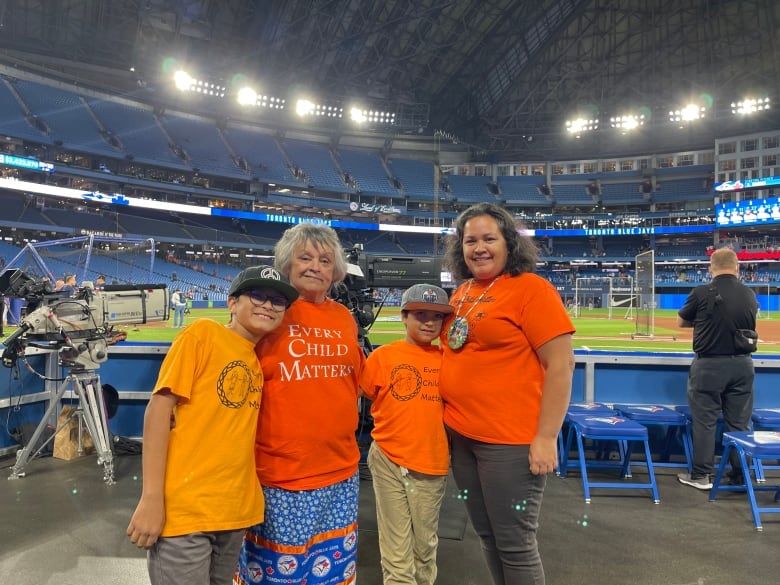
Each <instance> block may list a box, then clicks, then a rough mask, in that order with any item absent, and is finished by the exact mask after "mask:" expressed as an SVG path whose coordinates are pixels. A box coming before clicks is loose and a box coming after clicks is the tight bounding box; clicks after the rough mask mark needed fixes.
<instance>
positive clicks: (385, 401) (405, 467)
mask: <svg viewBox="0 0 780 585" xmlns="http://www.w3.org/2000/svg"><path fill="white" fill-rule="evenodd" d="M452 311H453V308H452V307H451V306H450V305H449V304H448V302H447V293H446V292H445V291H444V290H443V289H441V288H440V287H438V286H434V285H430V284H416V285H414V286H412V287H411V288H409V289H407V290H406V292H404V294H403V296H402V298H401V318H402V319H403V322H404V326H405V327H406V337H405V339H403V340H399V341H395V342H393V343H389V344H387V345H383V346H381V347H379V348H377V349H376V350H374V351H373V352H372V353H371V354H370V355H369V356H368V359H367V360H366V367H365V368H364V370H363V373H362V375H361V379H360V386H361V389H362V392H363V394H364V395H365V396H366V397H367V398H369V399H371V400H372V401H373V404H372V406H371V414H372V416H373V417H374V429H373V431H372V433H371V436H372V437H373V439H374V441H373V443H372V444H371V448H370V449H369V453H368V467H369V469H370V470H371V474H372V478H373V486H374V494H375V499H376V516H377V525H378V529H379V550H380V553H381V557H382V561H381V562H382V575H383V581H384V582H385V583H415V584H416V585H433V583H434V581H436V548H437V545H438V535H437V529H438V525H439V510H440V508H441V503H442V499H443V497H444V488H445V483H446V481H447V471H448V469H449V462H450V461H449V449H448V447H447V435H446V433H445V432H444V423H443V420H442V416H443V410H444V409H443V405H442V401H441V396H439V369H440V367H441V348H440V347H439V346H438V345H432V342H433V340H435V339H436V338H437V337H438V336H439V334H440V333H441V330H442V325H443V323H444V319H445V318H446V316H447V315H449V314H450V313H452Z"/></svg>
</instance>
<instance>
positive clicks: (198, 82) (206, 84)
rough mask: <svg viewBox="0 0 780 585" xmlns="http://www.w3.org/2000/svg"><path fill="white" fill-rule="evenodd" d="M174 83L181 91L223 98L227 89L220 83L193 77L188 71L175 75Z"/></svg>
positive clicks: (178, 72)
mask: <svg viewBox="0 0 780 585" xmlns="http://www.w3.org/2000/svg"><path fill="white" fill-rule="evenodd" d="M173 82H174V84H175V85H176V89H178V90H180V91H191V92H194V93H200V94H203V95H208V96H213V97H218V98H223V97H225V92H226V91H227V87H225V86H224V85H220V84H218V83H212V82H210V81H205V80H203V79H197V78H195V77H192V76H191V75H190V74H189V73H187V72H186V71H182V70H179V71H177V72H176V73H174V75H173Z"/></svg>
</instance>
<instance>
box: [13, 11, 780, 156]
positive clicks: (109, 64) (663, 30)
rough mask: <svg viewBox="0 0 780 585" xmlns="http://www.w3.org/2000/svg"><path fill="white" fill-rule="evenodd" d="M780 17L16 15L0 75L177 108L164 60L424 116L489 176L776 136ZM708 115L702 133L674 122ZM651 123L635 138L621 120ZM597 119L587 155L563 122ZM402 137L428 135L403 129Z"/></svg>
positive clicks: (429, 130)
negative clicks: (513, 168) (20, 73)
mask: <svg viewBox="0 0 780 585" xmlns="http://www.w3.org/2000/svg"><path fill="white" fill-rule="evenodd" d="M778 27H780V2H777V1H776V0H532V1H531V0H451V1H446V0H68V1H67V2H50V1H48V0H4V1H3V2H1V3H0V31H2V34H0V62H3V63H5V64H11V65H12V66H14V67H18V68H20V69H25V70H27V71H34V72H37V73H40V74H42V75H49V76H51V77H53V78H57V79H61V80H67V81H70V82H76V83H79V84H82V85H85V86H99V87H100V88H102V89H107V90H110V91H112V92H115V93H116V94H117V95H120V96H130V97H133V98H134V99H140V100H151V101H155V102H159V103H161V104H162V105H165V103H166V102H167V100H168V99H174V98H172V97H171V98H169V97H168V96H167V95H166V90H165V86H164V83H163V80H162V79H161V77H160V76H161V71H162V69H161V62H162V60H163V59H165V58H166V57H168V58H171V57H172V58H175V59H177V60H178V61H179V62H187V63H191V64H197V67H198V68H199V69H200V71H202V72H203V74H204V75H210V76H221V77H222V81H223V82H224V83H225V84H226V85H228V84H229V83H230V82H231V81H233V80H235V75H237V74H241V75H242V76H243V77H244V78H246V79H248V80H253V81H256V82H257V83H260V84H262V85H263V86H264V87H268V88H274V89H273V90H271V89H269V90H268V91H276V92H286V93H288V94H292V93H294V92H309V93H314V94H316V95H318V96H325V97H326V98H327V99H331V100H339V99H340V100H347V99H350V98H360V99H364V100H368V101H372V100H373V101H374V102H376V103H381V104H390V105H391V106H394V107H397V108H401V109H403V108H412V109H414V108H417V109H416V110H415V111H421V109H422V111H424V112H425V113H426V116H425V117H426V120H425V121H426V123H425V124H420V127H419V128H417V130H416V132H417V133H419V134H421V135H428V136H431V137H433V136H434V135H436V136H439V137H443V138H444V139H446V140H451V141H453V142H456V141H457V142H461V143H463V144H467V145H469V146H470V147H473V148H472V151H473V156H474V157H475V160H479V159H480V158H483V159H484V160H485V161H486V162H499V161H523V160H525V161H529V160H550V159H557V160H574V159H582V158H601V157H605V156H620V155H628V154H632V153H633V154H639V153H649V152H668V151H670V150H688V149H690V150H693V149H701V148H712V147H713V143H714V139H716V138H718V137H722V136H731V135H737V134H741V133H749V132H756V131H759V130H763V129H774V128H778V127H780V115H779V114H780V113H779V112H778V108H777V107H775V108H773V109H770V110H769V111H766V112H763V113H761V115H760V116H757V117H755V118H753V119H747V118H745V117H741V118H739V119H737V117H735V116H732V114H731V111H730V105H731V102H733V101H736V100H740V99H743V98H744V97H747V96H749V95H753V96H758V95H769V96H771V97H772V99H773V100H774V102H773V104H774V103H777V97H778V96H779V95H780V92H778V91H777V90H778V89H779V88H780V35H778V34H777V30H778ZM692 101H693V102H694V103H700V104H701V103H703V104H704V105H706V106H707V108H708V110H709V111H708V115H707V117H706V118H705V119H704V120H701V121H700V123H698V124H695V125H694V124H691V125H690V126H687V127H685V128H679V127H677V126H676V125H674V124H670V123H669V120H668V115H669V112H670V111H671V110H674V109H676V108H679V107H681V106H683V105H684V104H686V103H689V102H692ZM639 108H641V111H642V112H643V113H644V114H645V115H646V122H647V123H646V124H645V126H643V127H642V128H640V129H639V132H636V133H625V134H623V133H620V132H618V131H615V130H614V129H612V128H609V118H610V117H613V116H621V115H624V114H625V113H626V112H628V111H631V110H632V109H633V110H636V109H639ZM582 116H584V117H586V118H598V119H600V120H601V124H600V129H599V130H598V131H595V132H591V133H584V134H582V136H581V137H580V138H579V139H576V138H574V136H572V135H571V134H570V133H567V132H566V131H565V121H566V120H567V119H569V118H576V117H582ZM404 131H405V132H409V133H412V132H415V130H414V129H409V128H407V129H405V130H404Z"/></svg>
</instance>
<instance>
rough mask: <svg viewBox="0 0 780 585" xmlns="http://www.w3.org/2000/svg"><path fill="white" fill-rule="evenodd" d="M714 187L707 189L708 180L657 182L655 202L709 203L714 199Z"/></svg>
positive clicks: (665, 180)
mask: <svg viewBox="0 0 780 585" xmlns="http://www.w3.org/2000/svg"><path fill="white" fill-rule="evenodd" d="M714 196H715V195H714V192H713V191H712V187H709V188H708V187H707V179H706V178H704V177H702V178H696V179H664V180H663V181H661V180H659V181H657V182H656V187H655V191H654V192H653V201H655V202H658V203H660V202H669V201H671V202H679V201H709V202H710V203H712V201H713V198H714Z"/></svg>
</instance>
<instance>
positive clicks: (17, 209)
mask: <svg viewBox="0 0 780 585" xmlns="http://www.w3.org/2000/svg"><path fill="white" fill-rule="evenodd" d="M2 199H3V220H4V221H3V220H0V224H3V225H7V226H9V227H17V224H20V223H23V224H28V225H34V226H40V228H41V229H43V228H46V229H50V228H51V225H52V222H51V220H50V219H49V218H47V217H46V216H44V215H43V214H42V213H41V212H40V211H39V210H38V208H37V206H36V198H35V196H34V195H25V196H24V197H14V196H11V195H8V194H4V195H2Z"/></svg>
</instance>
